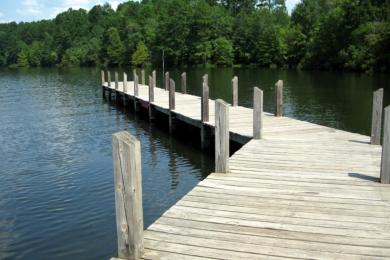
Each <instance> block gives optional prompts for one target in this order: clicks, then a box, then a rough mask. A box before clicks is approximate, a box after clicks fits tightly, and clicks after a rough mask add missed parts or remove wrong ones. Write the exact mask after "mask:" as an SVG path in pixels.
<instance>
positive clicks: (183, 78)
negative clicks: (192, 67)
mask: <svg viewBox="0 0 390 260" xmlns="http://www.w3.org/2000/svg"><path fill="white" fill-rule="evenodd" d="M181 92H182V93H183V94H186V93H187V73H185V72H183V73H182V74H181Z"/></svg>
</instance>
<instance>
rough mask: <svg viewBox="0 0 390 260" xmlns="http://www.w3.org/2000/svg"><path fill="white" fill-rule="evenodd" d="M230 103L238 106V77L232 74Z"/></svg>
mask: <svg viewBox="0 0 390 260" xmlns="http://www.w3.org/2000/svg"><path fill="white" fill-rule="evenodd" d="M232 95H233V96H232V105H233V106H234V107H235V106H238V77H237V76H234V77H233V79H232Z"/></svg>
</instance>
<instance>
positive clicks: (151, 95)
mask: <svg viewBox="0 0 390 260" xmlns="http://www.w3.org/2000/svg"><path fill="white" fill-rule="evenodd" d="M152 102H154V81H153V76H149V107H148V110H149V120H152V119H153V110H152V109H153V108H152Z"/></svg>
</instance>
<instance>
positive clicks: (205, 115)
mask: <svg viewBox="0 0 390 260" xmlns="http://www.w3.org/2000/svg"><path fill="white" fill-rule="evenodd" d="M201 119H202V122H208V121H209V85H208V76H207V74H206V75H204V76H203V83H202V97H201Z"/></svg>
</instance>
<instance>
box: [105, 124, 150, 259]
mask: <svg viewBox="0 0 390 260" xmlns="http://www.w3.org/2000/svg"><path fill="white" fill-rule="evenodd" d="M112 159H113V164H114V165H113V166H114V167H113V168H114V183H115V185H114V187H115V212H116V227H117V237H118V256H119V258H123V259H132V260H136V259H140V258H141V257H142V255H143V251H144V245H143V232H144V220H143V207H142V176H141V144H140V142H139V140H137V139H136V138H135V137H134V136H132V135H130V134H129V133H128V132H126V131H122V132H118V133H115V134H113V136H112Z"/></svg>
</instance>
